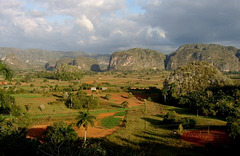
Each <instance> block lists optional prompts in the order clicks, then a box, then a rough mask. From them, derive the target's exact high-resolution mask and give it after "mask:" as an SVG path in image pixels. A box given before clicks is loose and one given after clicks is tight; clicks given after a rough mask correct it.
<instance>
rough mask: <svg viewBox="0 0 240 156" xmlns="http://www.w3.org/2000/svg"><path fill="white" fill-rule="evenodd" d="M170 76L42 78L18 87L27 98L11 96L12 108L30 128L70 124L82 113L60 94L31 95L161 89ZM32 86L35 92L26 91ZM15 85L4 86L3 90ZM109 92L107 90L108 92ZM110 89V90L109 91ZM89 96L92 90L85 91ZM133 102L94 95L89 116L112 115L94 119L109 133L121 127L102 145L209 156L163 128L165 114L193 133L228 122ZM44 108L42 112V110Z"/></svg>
mask: <svg viewBox="0 0 240 156" xmlns="http://www.w3.org/2000/svg"><path fill="white" fill-rule="evenodd" d="M168 74H169V72H161V73H160V74H156V75H142V74H141V73H133V74H125V75H124V74H122V73H114V74H112V75H108V74H106V73H97V74H96V75H94V76H84V78H83V79H82V80H80V81H76V83H75V84H74V85H73V82H68V81H57V80H48V81H47V82H44V81H43V79H39V78H37V79H35V80H34V81H32V82H29V83H22V84H21V85H19V86H18V87H19V88H23V89H26V90H27V91H28V93H20V94H12V96H14V97H15V100H16V104H17V105H18V106H20V108H21V109H22V111H23V112H25V113H27V114H28V115H29V118H30V120H31V121H32V124H33V125H32V126H34V125H40V124H46V123H47V124H52V123H53V122H57V121H67V122H68V123H74V122H76V121H75V118H76V116H77V115H78V112H79V111H80V110H74V109H70V108H67V107H66V105H65V104H64V102H63V101H60V100H59V97H58V95H61V94H63V93H62V92H51V91H49V92H48V93H47V94H45V93H35V94H34V93H30V91H32V90H33V88H35V89H39V90H41V89H42V90H43V89H44V88H43V87H41V86H46V88H47V89H49V88H50V86H52V87H54V86H56V85H58V86H59V87H63V86H65V87H66V86H69V85H72V86H73V87H75V88H78V87H79V86H80V85H81V84H82V83H90V84H95V85H96V84H100V83H103V82H108V83H110V85H112V86H116V88H123V87H126V86H131V88H145V89H146V88H149V87H156V88H158V89H161V88H162V85H163V84H162V82H163V81H164V79H165V78H166V76H167V75H168ZM31 84H33V85H34V87H30V85H31ZM10 86H14V82H12V84H11V85H9V84H6V85H2V88H4V87H10ZM110 88H111V87H110ZM113 88H114V87H113ZM86 92H87V93H88V94H91V91H89V90H88V91H86ZM106 94H111V95H112V99H111V100H107V99H105V98H104V96H105V95H106ZM133 95H134V97H133V98H132V99H130V98H128V93H127V92H126V91H124V90H121V91H119V92H117V91H110V92H103V91H97V93H96V94H95V95H94V96H95V97H98V98H99V106H98V108H97V109H94V110H90V113H91V114H92V115H94V116H96V117H98V116H99V115H101V114H104V113H106V114H107V113H114V115H111V116H107V117H104V118H101V119H99V121H98V120H97V122H99V123H100V129H102V130H103V131H104V130H108V129H112V128H115V127H117V126H119V128H118V130H117V131H113V132H112V134H111V135H108V136H106V137H105V138H104V140H106V141H108V142H110V143H112V144H116V145H119V146H121V147H128V148H132V149H136V150H141V151H142V152H143V153H144V152H145V150H146V151H148V152H149V151H150V153H151V154H156V155H208V153H207V152H213V151H214V149H215V148H211V147H209V148H201V147H196V146H194V145H192V144H191V143H189V142H186V141H183V140H182V139H180V136H179V134H178V133H177V129H176V128H170V127H169V126H168V125H166V124H163V123H162V120H163V117H164V115H165V114H166V113H167V112H168V111H175V112H176V113H177V116H178V117H181V118H182V117H191V118H194V119H196V120H197V125H196V128H195V129H207V128H209V127H210V129H217V128H220V129H223V128H224V127H225V125H226V121H224V119H220V118H213V117H207V116H196V114H194V113H192V112H190V111H189V109H188V108H180V107H176V106H169V105H163V104H160V103H158V101H155V102H150V101H146V100H144V99H147V98H148V97H153V98H154V97H155V96H157V95H156V94H154V93H148V94H147V93H145V92H143V91H141V90H139V91H135V92H134V93H133ZM123 101H128V102H129V103H130V107H129V108H123V107H122V106H121V105H120V104H121V103H122V102H123ZM40 107H42V108H40Z"/></svg>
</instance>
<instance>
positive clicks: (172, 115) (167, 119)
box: [163, 111, 178, 123]
mask: <svg viewBox="0 0 240 156" xmlns="http://www.w3.org/2000/svg"><path fill="white" fill-rule="evenodd" d="M177 121H178V119H177V116H176V112H175V111H169V112H168V113H167V114H166V115H165V116H164V117H163V122H164V123H176V122H177Z"/></svg>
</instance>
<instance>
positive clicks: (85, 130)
mask: <svg viewBox="0 0 240 156" xmlns="http://www.w3.org/2000/svg"><path fill="white" fill-rule="evenodd" d="M86 141H87V129H86V128H84V142H86Z"/></svg>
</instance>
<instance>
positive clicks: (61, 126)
mask: <svg viewBox="0 0 240 156" xmlns="http://www.w3.org/2000/svg"><path fill="white" fill-rule="evenodd" d="M44 136H45V138H46V140H47V141H49V142H51V143H54V144H59V143H61V142H63V141H75V140H77V133H76V132H75V130H74V129H73V128H72V125H67V124H66V123H65V122H62V121H61V122H56V123H54V124H53V125H52V126H48V127H47V129H46V131H45V132H44Z"/></svg>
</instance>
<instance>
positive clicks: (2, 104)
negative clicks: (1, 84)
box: [0, 90, 20, 115]
mask: <svg viewBox="0 0 240 156" xmlns="http://www.w3.org/2000/svg"><path fill="white" fill-rule="evenodd" d="M19 110H20V109H19V107H17V106H16V104H15V98H14V97H12V96H10V95H9V94H7V93H6V92H5V91H4V90H0V114H13V115H18V114H19Z"/></svg>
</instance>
